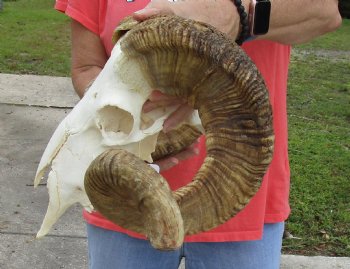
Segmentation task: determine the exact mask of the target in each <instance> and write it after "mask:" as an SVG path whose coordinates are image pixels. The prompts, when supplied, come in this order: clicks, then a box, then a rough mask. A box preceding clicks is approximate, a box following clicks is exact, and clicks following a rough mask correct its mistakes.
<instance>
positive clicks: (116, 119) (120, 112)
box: [96, 106, 134, 145]
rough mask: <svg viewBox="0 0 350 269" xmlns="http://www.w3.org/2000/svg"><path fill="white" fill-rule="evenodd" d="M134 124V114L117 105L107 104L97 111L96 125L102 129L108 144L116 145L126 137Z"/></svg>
mask: <svg viewBox="0 0 350 269" xmlns="http://www.w3.org/2000/svg"><path fill="white" fill-rule="evenodd" d="M133 125H134V118H133V116H132V115H131V114H130V113H129V112H127V111H125V110H124V109H121V108H119V107H117V106H105V107H103V108H102V109H100V110H99V111H97V116H96V126H97V127H98V128H99V129H100V130H101V134H102V136H103V138H104V143H105V144H106V145H116V144H117V143H118V140H120V139H125V137H126V136H128V135H129V134H130V132H131V131H132V128H133Z"/></svg>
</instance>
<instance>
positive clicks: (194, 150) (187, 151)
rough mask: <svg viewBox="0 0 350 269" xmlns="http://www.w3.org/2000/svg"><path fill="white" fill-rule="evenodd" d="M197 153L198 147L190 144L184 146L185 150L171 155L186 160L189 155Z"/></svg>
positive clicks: (192, 155)
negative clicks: (186, 146)
mask: <svg viewBox="0 0 350 269" xmlns="http://www.w3.org/2000/svg"><path fill="white" fill-rule="evenodd" d="M198 154H199V149H198V148H196V147H195V146H190V147H188V148H186V149H185V150H183V151H181V152H179V153H177V154H175V155H174V156H173V157H174V158H176V159H178V160H180V161H183V160H187V159H189V158H191V157H194V156H197V155H198Z"/></svg>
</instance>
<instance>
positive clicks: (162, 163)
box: [154, 157, 179, 172]
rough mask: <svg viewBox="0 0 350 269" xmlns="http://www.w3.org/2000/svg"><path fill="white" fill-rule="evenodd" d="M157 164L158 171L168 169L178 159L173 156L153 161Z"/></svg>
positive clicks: (175, 163) (176, 162) (177, 161)
mask: <svg viewBox="0 0 350 269" xmlns="http://www.w3.org/2000/svg"><path fill="white" fill-rule="evenodd" d="M154 163H155V164H157V165H158V166H159V171H160V172H161V171H165V170H168V169H170V168H172V167H174V166H175V165H177V164H178V163H179V160H178V159H177V158H174V157H168V158H164V159H161V160H158V161H156V162H154Z"/></svg>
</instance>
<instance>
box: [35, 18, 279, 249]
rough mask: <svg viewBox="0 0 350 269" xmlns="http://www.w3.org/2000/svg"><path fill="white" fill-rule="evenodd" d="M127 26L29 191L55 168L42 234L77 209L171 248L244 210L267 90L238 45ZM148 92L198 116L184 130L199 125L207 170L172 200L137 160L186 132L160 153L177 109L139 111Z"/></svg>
mask: <svg viewBox="0 0 350 269" xmlns="http://www.w3.org/2000/svg"><path fill="white" fill-rule="evenodd" d="M129 22H130V24H129V23H128V21H126V23H125V24H123V25H122V26H120V27H119V28H118V29H119V31H117V33H116V34H115V38H116V39H117V40H118V39H119V38H120V37H121V33H122V32H124V31H125V30H129V28H132V29H131V30H130V31H129V32H128V33H127V34H125V36H124V37H122V38H121V39H120V40H119V42H118V43H117V44H116V46H115V48H114V49H113V52H112V56H111V58H110V59H109V61H108V62H107V64H106V66H105V68H104V69H103V71H102V72H101V74H100V75H99V77H98V78H97V79H96V81H95V82H94V83H93V85H92V86H91V88H90V89H89V91H88V92H87V93H86V96H85V97H84V98H83V99H82V100H81V102H80V103H79V104H78V105H77V106H76V107H75V108H74V109H73V111H72V112H71V113H70V114H69V115H68V116H67V117H66V118H65V119H64V120H63V122H62V123H61V124H60V125H59V127H58V128H57V130H56V132H55V133H54V135H53V137H52V138H51V140H50V142H49V145H48V147H47V149H46V150H45V152H44V155H43V157H42V160H41V162H40V164H39V168H38V172H37V175H36V179H35V185H37V184H38V183H39V182H40V179H41V178H42V176H43V175H44V171H45V170H46V168H48V166H50V165H51V171H50V173H49V179H48V188H49V194H50V202H49V208H48V211H47V214H46V216H45V219H44V222H43V224H42V227H41V229H40V231H39V232H38V236H39V237H40V236H43V235H45V234H46V233H47V232H48V231H49V229H50V227H51V226H52V225H53V224H54V223H55V221H56V220H57V219H58V218H59V216H60V215H61V214H62V213H63V212H64V211H65V210H66V209H67V208H68V207H69V206H70V205H72V204H73V203H75V202H80V203H81V204H82V205H83V206H84V207H85V208H86V209H87V210H89V211H91V210H92V209H93V208H96V209H97V210H98V211H99V212H100V213H101V214H103V215H104V216H105V217H106V218H108V219H109V220H111V221H113V222H114V223H116V224H119V225H120V226H123V227H124V228H127V229H131V230H134V231H136V232H141V233H143V234H145V235H146V236H147V237H148V238H149V239H150V241H151V243H152V245H153V246H154V247H155V248H159V249H175V248H177V247H179V246H180V245H181V244H182V242H183V237H184V235H185V234H195V233H198V232H201V231H206V230H209V229H212V228H214V227H216V226H218V225H219V224H222V223H224V222H225V221H227V220H228V219H230V218H231V217H233V216H234V215H235V214H237V213H238V212H239V211H240V210H241V209H243V208H244V206H245V205H247V203H248V202H249V201H250V199H251V198H252V197H253V196H254V194H255V193H256V192H257V190H258V188H259V187H260V183H261V179H262V177H263V176H264V174H265V172H266V170H267V167H268V165H269V164H270V162H271V159H272V152H273V143H274V135H273V128H272V113H271V107H270V103H269V98H268V92H267V90H266V86H265V84H264V81H263V79H262V77H261V75H260V74H259V72H258V70H257V69H256V67H255V66H254V64H253V63H252V62H251V61H250V59H249V58H248V57H247V56H246V54H245V53H244V52H243V51H242V50H241V49H240V48H239V46H237V45H235V44H234V43H233V42H232V41H230V40H228V39H227V37H226V36H224V35H223V34H222V33H220V32H218V31H217V30H216V29H214V28H213V27H210V26H208V25H205V24H203V23H199V22H195V21H191V20H186V19H183V18H179V17H176V16H159V17H154V18H151V19H148V20H146V21H144V22H142V23H140V24H139V25H138V24H137V22H135V21H132V20H131V21H129ZM154 88H157V89H159V90H161V91H163V92H166V93H167V94H170V95H175V96H180V97H182V98H185V99H187V101H188V103H189V104H191V105H192V106H193V108H194V109H198V113H197V112H195V113H194V114H193V115H192V118H191V119H189V123H190V124H191V125H196V126H197V127H198V126H200V124H199V122H201V124H202V125H203V129H204V132H205V134H206V147H207V156H206V158H205V160H204V163H203V165H202V166H201V168H200V169H199V171H198V172H197V174H196V175H195V177H194V179H193V181H192V182H191V183H189V184H188V185H186V186H184V187H182V188H180V189H179V190H176V191H174V192H171V191H170V190H169V187H168V185H167V183H166V181H165V179H163V178H162V177H161V176H160V175H159V174H157V173H156V172H155V171H154V170H152V169H150V168H149V167H148V166H147V165H146V164H145V163H144V160H146V161H148V162H151V161H152V158H151V153H152V152H153V151H154V150H155V146H156V143H157V148H161V150H156V156H160V157H162V156H163V155H164V154H167V153H168V148H171V147H170V144H171V143H172V142H175V144H178V145H179V144H180V146H181V147H182V146H183V143H178V142H179V141H182V140H183V134H187V133H188V132H187V131H184V130H180V131H179V132H177V133H176V136H175V139H174V138H171V136H169V137H170V139H168V142H167V143H168V144H166V146H165V147H159V146H158V143H159V141H156V140H157V134H158V133H159V132H160V130H161V129H162V124H163V121H164V119H165V118H166V117H167V116H168V115H169V114H170V113H171V112H172V111H174V109H176V108H174V107H172V108H164V109H158V110H156V111H153V112H152V113H147V114H143V113H142V112H141V107H142V105H143V103H144V102H145V101H146V99H147V97H148V96H149V94H150V92H151V90H152V89H154ZM199 117H200V119H199ZM187 129H188V128H187ZM187 129H186V130H187ZM189 133H197V134H196V135H198V131H195V132H192V131H190V132H189ZM191 136H192V134H191ZM163 138H164V136H161V135H159V140H162V139H163ZM165 138H167V137H165ZM169 141H170V144H169ZM181 147H180V148H181ZM110 149H112V150H110ZM101 153H102V154H101ZM163 153H164V154H163ZM84 176H85V179H84ZM129 192H133V193H132V195H129V194H128V193H129ZM92 205H93V206H92Z"/></svg>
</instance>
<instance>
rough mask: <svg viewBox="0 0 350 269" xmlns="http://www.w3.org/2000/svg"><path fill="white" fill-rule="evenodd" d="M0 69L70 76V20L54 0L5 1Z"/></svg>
mask: <svg viewBox="0 0 350 269" xmlns="http://www.w3.org/2000/svg"><path fill="white" fill-rule="evenodd" d="M3 5H4V7H3V11H2V12H0V36H1V42H0V72H2V73H17V74H42V75H58V76H69V73H70V71H69V66H70V59H69V55H70V28H69V24H70V20H69V18H67V17H66V16H65V15H64V14H60V13H59V12H57V11H55V10H54V9H53V5H54V1H53V0H51V1H50V0H17V1H5V2H3Z"/></svg>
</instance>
